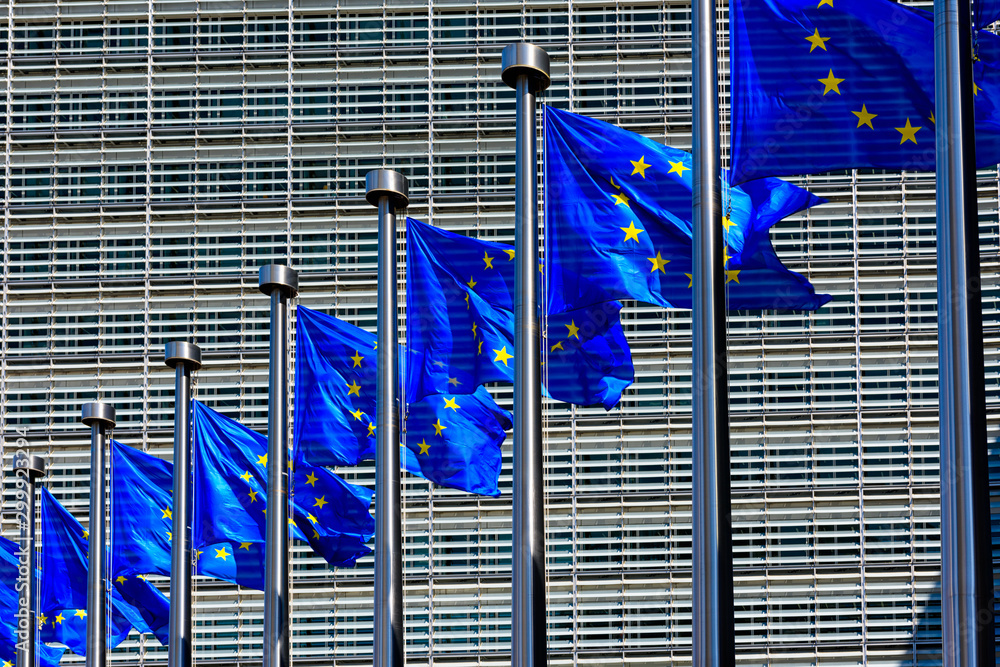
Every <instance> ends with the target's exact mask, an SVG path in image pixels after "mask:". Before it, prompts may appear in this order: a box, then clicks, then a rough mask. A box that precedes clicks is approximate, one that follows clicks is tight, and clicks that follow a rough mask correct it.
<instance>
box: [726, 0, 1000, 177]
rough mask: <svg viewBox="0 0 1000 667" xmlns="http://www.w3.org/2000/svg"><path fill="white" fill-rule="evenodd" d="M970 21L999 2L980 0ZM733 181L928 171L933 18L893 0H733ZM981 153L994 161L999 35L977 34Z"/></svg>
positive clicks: (991, 14) (999, 128) (998, 135)
mask: <svg viewBox="0 0 1000 667" xmlns="http://www.w3.org/2000/svg"><path fill="white" fill-rule="evenodd" d="M976 7H977V25H980V26H982V25H984V24H985V25H988V24H989V23H992V22H993V20H995V19H996V17H997V14H998V8H1000V3H997V2H995V1H993V0H991V2H988V3H987V4H986V5H984V6H983V7H980V4H979V3H978V2H977V3H976ZM730 33H731V40H732V48H731V51H730V68H731V72H732V74H731V76H732V117H733V132H732V144H733V145H732V155H733V163H732V164H733V174H732V182H733V183H742V182H745V181H748V180H751V179H757V178H763V177H765V176H782V175H791V174H809V173H816V172H823V171H831V170H838V169H851V168H864V167H867V168H882V169H893V170H908V171H910V170H912V171H933V170H934V168H935V164H934V153H935V145H934V18H933V16H932V15H931V14H929V13H927V12H925V11H922V10H919V9H914V8H911V7H907V6H905V5H903V4H900V3H896V2H892V1H891V0H835V1H834V0H823V1H821V2H818V3H817V2H816V1H815V0H752V1H751V0H731V2H730ZM976 41H977V44H978V52H977V60H975V61H974V62H973V81H974V84H975V90H974V97H973V101H974V104H975V118H976V161H977V163H978V165H979V166H980V167H986V166H990V165H993V164H996V163H997V162H998V161H1000V38H998V37H997V36H996V35H993V34H992V33H989V32H987V31H983V30H980V31H978V32H977V37H976Z"/></svg>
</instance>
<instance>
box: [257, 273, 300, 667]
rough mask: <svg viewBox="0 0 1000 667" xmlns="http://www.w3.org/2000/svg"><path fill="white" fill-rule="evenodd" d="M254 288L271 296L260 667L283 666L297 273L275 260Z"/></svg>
mask: <svg viewBox="0 0 1000 667" xmlns="http://www.w3.org/2000/svg"><path fill="white" fill-rule="evenodd" d="M258 286H259V288H260V291H261V292H263V293H264V294H267V295H270V297H271V344H270V352H269V356H268V366H269V371H268V379H267V387H268V390H267V498H268V501H267V505H268V507H267V509H268V510H269V511H268V513H267V518H266V525H267V529H266V535H265V539H266V544H265V548H264V667H288V664H289V660H290V646H291V643H290V637H289V636H290V634H291V631H290V628H289V621H288V603H289V599H288V300H289V299H290V298H292V297H294V296H295V295H296V294H298V290H299V274H298V273H297V272H296V271H295V270H294V269H291V268H289V267H287V266H282V265H281V264H268V265H267V266H262V267H260V280H259V283H258Z"/></svg>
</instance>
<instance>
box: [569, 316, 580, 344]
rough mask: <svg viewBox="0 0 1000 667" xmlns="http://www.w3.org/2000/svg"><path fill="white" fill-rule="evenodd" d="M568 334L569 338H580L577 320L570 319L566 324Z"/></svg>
mask: <svg viewBox="0 0 1000 667" xmlns="http://www.w3.org/2000/svg"><path fill="white" fill-rule="evenodd" d="M566 335H567V336H568V337H569V338H575V339H577V340H580V327H578V326H576V320H570V321H569V324H567V325H566Z"/></svg>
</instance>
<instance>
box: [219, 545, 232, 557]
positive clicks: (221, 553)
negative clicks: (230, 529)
mask: <svg viewBox="0 0 1000 667" xmlns="http://www.w3.org/2000/svg"><path fill="white" fill-rule="evenodd" d="M227 556H232V554H231V553H229V552H228V551H226V547H222V548H221V549H216V550H215V557H216V558H221V559H222V560H226V557H227Z"/></svg>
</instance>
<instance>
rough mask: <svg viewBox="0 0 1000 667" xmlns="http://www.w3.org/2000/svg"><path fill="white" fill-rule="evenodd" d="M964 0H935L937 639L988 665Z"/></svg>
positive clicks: (949, 660) (957, 661)
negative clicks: (938, 470) (938, 464)
mask: <svg viewBox="0 0 1000 667" xmlns="http://www.w3.org/2000/svg"><path fill="white" fill-rule="evenodd" d="M970 16H971V7H970V2H969V0H935V2H934V99H935V118H936V119H937V121H936V123H935V139H936V148H937V153H936V157H937V264H938V275H937V302H938V384H939V389H938V391H939V393H938V401H939V406H940V407H939V422H940V424H939V425H940V438H941V447H940V452H941V454H940V455H941V617H942V618H941V621H942V623H941V643H942V653H943V655H942V660H943V663H944V665H945V666H946V667H972V666H974V665H992V664H993V663H994V653H995V651H996V649H995V646H994V643H993V642H994V638H993V626H994V619H993V563H992V552H991V545H990V497H989V466H988V461H987V443H986V396H985V386H984V385H985V379H984V364H983V319H982V295H981V291H980V290H981V285H980V275H979V216H978V211H979V209H978V204H977V199H976V139H975V115H974V109H973V81H972V62H973V53H972V25H971V19H970Z"/></svg>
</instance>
